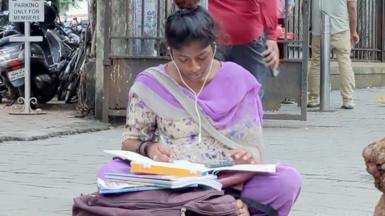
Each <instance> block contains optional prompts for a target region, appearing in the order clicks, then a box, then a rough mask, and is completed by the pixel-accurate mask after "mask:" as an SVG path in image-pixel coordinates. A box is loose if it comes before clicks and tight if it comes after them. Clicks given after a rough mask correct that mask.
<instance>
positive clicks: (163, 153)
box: [147, 143, 175, 162]
mask: <svg viewBox="0 0 385 216" xmlns="http://www.w3.org/2000/svg"><path fill="white" fill-rule="evenodd" d="M147 156H148V157H149V158H151V159H153V160H155V161H161V162H171V161H172V160H173V159H174V158H175V153H174V151H173V150H172V149H171V148H169V147H167V146H165V145H162V144H160V143H153V144H151V145H150V146H148V147H147Z"/></svg>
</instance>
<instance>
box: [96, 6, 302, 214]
mask: <svg viewBox="0 0 385 216" xmlns="http://www.w3.org/2000/svg"><path fill="white" fill-rule="evenodd" d="M165 35H166V40H167V44H168V46H169V52H170V56H171V61H170V62H168V63H166V64H164V65H159V66H156V67H153V68H150V69H147V70H145V71H143V72H141V73H140V74H139V75H138V76H137V78H136V80H135V83H134V84H133V86H132V87H131V89H130V92H129V104H128V108H127V123H126V126H125V132H124V134H123V143H122V149H123V150H128V151H135V152H139V153H141V154H143V155H145V156H147V157H149V158H151V159H153V160H158V161H172V160H175V159H178V160H179V159H183V160H188V161H191V162H197V163H205V164H216V163H220V162H223V161H233V162H235V163H238V164H241V163H249V164H255V163H262V162H263V161H262V160H263V148H262V119H263V113H262V112H263V111H262V105H261V100H260V97H259V94H258V93H259V89H260V84H259V83H258V82H257V80H256V79H255V78H254V77H253V76H252V75H251V73H249V72H248V71H246V70H245V69H244V68H242V67H241V66H239V65H237V64H235V63H232V62H220V61H218V60H216V59H215V58H214V56H215V52H216V48H217V47H216V43H215V40H216V28H215V24H214V21H213V18H212V17H211V16H210V14H209V13H208V12H207V11H206V10H205V9H204V8H202V7H198V8H196V9H181V10H178V11H176V12H175V13H174V14H172V15H170V16H169V17H168V19H167V22H166V26H165ZM155 75H156V76H161V77H163V78H164V79H165V80H166V81H167V82H160V81H159V79H156V78H155ZM165 85H173V86H174V87H175V88H173V89H174V90H173V91H178V92H179V94H180V95H182V96H183V97H182V99H183V100H188V101H189V102H191V104H192V109H189V110H186V109H185V108H184V106H183V105H182V104H181V103H180V98H178V99H177V98H176V97H175V96H174V95H175V94H174V93H173V92H170V90H169V89H170V88H168V87H167V86H165ZM206 119H207V120H208V122H209V123H210V124H211V125H212V126H214V128H215V130H216V131H218V132H219V133H221V134H222V136H224V137H226V139H228V140H231V142H226V143H225V142H222V140H218V139H217V136H213V135H212V133H211V132H208V130H206V129H207V128H205V127H203V126H202V125H204V122H205V120H206ZM206 123H207V122H206ZM116 171H119V172H122V171H123V172H130V168H129V166H128V165H127V164H126V163H125V162H124V161H122V160H119V159H114V160H112V161H110V162H108V163H107V164H105V165H104V166H103V167H102V168H101V169H100V170H99V173H98V177H101V178H103V176H104V174H105V173H107V172H116ZM243 177H244V178H243V179H242V178H240V179H237V182H232V183H231V182H226V181H224V182H223V184H224V186H225V187H231V186H234V184H238V183H242V184H241V186H240V187H238V189H239V190H241V195H242V196H244V197H249V198H252V199H253V200H255V201H258V202H260V203H263V204H266V205H269V206H271V207H272V208H274V209H276V210H277V211H278V214H279V215H280V216H285V215H289V212H290V210H291V208H292V206H293V205H294V203H295V201H296V199H297V197H298V195H299V193H300V188H301V183H302V178H301V176H300V174H299V173H298V171H297V170H296V169H294V168H292V167H289V166H284V165H278V166H277V171H276V173H273V174H266V173H265V174H255V173H253V174H249V173H248V175H245V176H243ZM224 179H226V178H224ZM238 204H239V205H238V206H239V208H240V212H241V215H249V213H250V214H253V215H262V214H259V213H258V212H249V211H248V209H247V206H245V204H244V203H242V202H238Z"/></svg>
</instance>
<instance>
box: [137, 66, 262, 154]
mask: <svg viewBox="0 0 385 216" xmlns="http://www.w3.org/2000/svg"><path fill="white" fill-rule="evenodd" d="M157 69H158V71H160V72H161V73H164V74H165V75H166V76H167V77H168V78H170V79H171V77H169V76H168V75H167V74H166V72H165V68H164V65H160V66H158V67H157ZM171 80H172V79H171ZM172 81H173V82H174V83H176V82H175V81H174V80H172ZM178 86H179V87H180V89H181V91H182V92H183V93H184V94H185V95H186V97H190V98H192V99H193V97H194V96H193V94H192V93H191V92H190V91H189V90H188V89H187V88H185V87H182V86H180V85H178ZM259 90H260V84H259V83H258V81H257V80H256V79H255V78H254V77H253V76H252V75H251V74H250V73H249V72H248V71H247V70H245V69H244V68H243V67H241V66H239V65H237V64H235V63H232V62H224V63H223V64H222V67H221V69H220V71H219V72H218V73H217V74H216V75H215V77H214V78H213V79H212V80H211V81H210V82H209V83H208V84H207V85H206V86H205V87H204V89H203V91H202V93H201V94H200V95H199V97H198V104H199V106H200V108H201V110H202V111H203V113H204V114H205V115H206V117H208V118H209V119H210V120H211V122H212V123H213V125H214V126H215V128H217V130H218V131H220V132H222V133H223V134H224V135H226V136H227V137H228V138H230V139H232V140H233V141H235V142H237V143H239V144H245V146H250V145H252V146H255V147H257V148H258V150H259V152H260V153H261V152H262V151H263V150H262V145H263V144H262V122H263V109H262V103H261V100H260V97H259V94H258V93H259ZM133 93H135V94H137V95H138V96H139V97H140V98H141V99H142V100H143V102H144V103H145V104H146V105H147V106H148V107H149V108H150V109H152V110H153V111H154V112H155V113H157V115H159V116H163V117H166V118H174V117H175V118H177V117H178V116H183V115H187V114H186V113H185V112H184V109H183V107H182V106H181V104H180V103H179V102H178V100H177V99H176V98H175V97H174V96H173V95H172V94H171V93H170V92H168V91H167V90H166V88H165V87H164V86H162V85H161V84H160V83H159V82H158V81H157V80H156V79H155V78H154V77H153V76H152V75H151V74H150V73H149V72H146V71H143V72H141V73H139V74H138V76H137V78H136V81H135V84H134V85H133V87H132V88H131V90H130V95H132V94H133Z"/></svg>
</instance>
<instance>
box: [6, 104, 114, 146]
mask: <svg viewBox="0 0 385 216" xmlns="http://www.w3.org/2000/svg"><path fill="white" fill-rule="evenodd" d="M16 108H17V107H16ZM14 111H15V109H14V107H12V106H6V104H5V103H3V104H0V143H1V142H5V141H27V140H38V139H46V138H49V137H55V136H63V135H71V134H77V133H85V132H94V131H101V130H107V129H109V126H110V125H109V124H104V123H101V122H99V121H96V120H93V119H83V118H75V117H74V116H75V114H76V113H75V111H74V105H68V104H61V103H60V102H50V103H48V104H45V105H42V111H43V112H45V113H46V114H45V115H30V116H25V115H17V116H15V115H9V113H10V112H14Z"/></svg>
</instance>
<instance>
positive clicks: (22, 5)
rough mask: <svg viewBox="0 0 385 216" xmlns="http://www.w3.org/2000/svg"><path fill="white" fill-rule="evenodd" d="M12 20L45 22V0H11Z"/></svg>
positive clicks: (10, 16)
mask: <svg viewBox="0 0 385 216" xmlns="http://www.w3.org/2000/svg"><path fill="white" fill-rule="evenodd" d="M9 21H10V22H43V21H44V0H9Z"/></svg>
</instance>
